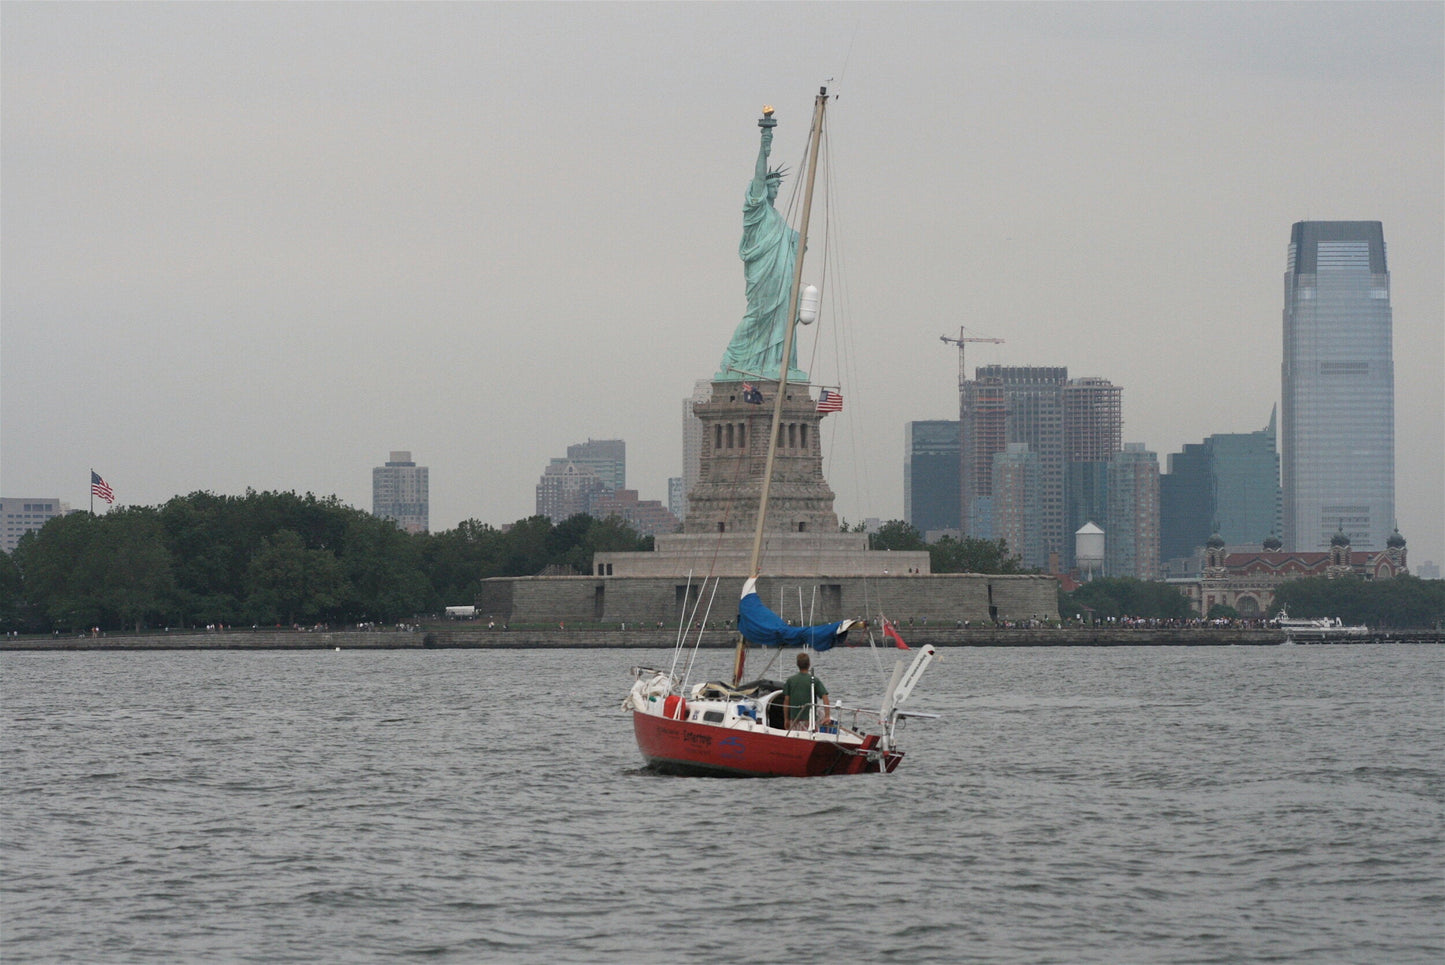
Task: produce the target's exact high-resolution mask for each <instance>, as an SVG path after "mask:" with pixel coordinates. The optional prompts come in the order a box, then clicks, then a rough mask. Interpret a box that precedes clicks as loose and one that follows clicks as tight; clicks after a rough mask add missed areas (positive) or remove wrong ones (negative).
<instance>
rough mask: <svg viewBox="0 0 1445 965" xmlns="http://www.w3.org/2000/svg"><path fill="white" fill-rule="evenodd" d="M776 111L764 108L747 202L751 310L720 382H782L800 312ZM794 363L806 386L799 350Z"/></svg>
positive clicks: (794, 377)
mask: <svg viewBox="0 0 1445 965" xmlns="http://www.w3.org/2000/svg"><path fill="white" fill-rule="evenodd" d="M777 124H778V122H777V121H776V120H774V119H773V109H772V108H771V107H764V108H763V116H762V117H761V118H759V119H758V127H760V128H761V129H762V133H761V135H760V137H759V139H758V141H759V143H758V160H757V164H756V165H755V166H754V168H753V178H752V181H750V182H749V183H748V191H747V196H746V197H745V198H744V200H743V239H742V243H741V244H740V245H739V246H738V255H739V256H740V257H741V258H742V260H743V275H744V278H745V279H746V289H747V299H748V309H747V314H745V315H744V316H743V320H742V321H741V322H740V323H738V327H737V330H736V331H734V332H733V337H732V341H731V342H729V343H728V347H727V351H725V352H724V353H723V357H722V361H721V363H719V366H718V373H717V374H716V375H715V376H713V378H714V379H715V380H717V381H719V382H728V381H736V380H739V379H753V378H765V379H776V378H777V377H778V375H779V374H780V372H781V370H782V364H783V341H784V338H785V336H786V335H787V328H786V327H785V326H787V325H788V324H789V323H790V322H791V321H792V319H793V316H794V314H795V312H794V311H791V310H789V307H788V305H787V301H788V296H789V295H790V294H791V292H792V287H793V268H794V265H795V263H796V262H797V257H798V233H797V232H796V231H794V230H793V229H792V228H790V227H788V223H787V222H786V221H785V220H784V219H783V216H782V215H781V214H779V213H778V211H777V208H776V207H775V204H774V202H775V201H776V200H777V197H778V187H779V186H780V185H781V184H782V180H783V175H784V174H785V173H786V172H784V171H783V170H782V169H781V168H776V169H773V170H769V169H768V158H769V156H770V155H771V154H772V151H773V128H775V127H777ZM791 356H792V357H791V358H789V359H788V381H789V382H806V381H807V380H808V375H807V373H806V372H802V371H800V370H799V369H798V367H797V365H798V350H797V347H796V346H794V348H793V351H792V353H791Z"/></svg>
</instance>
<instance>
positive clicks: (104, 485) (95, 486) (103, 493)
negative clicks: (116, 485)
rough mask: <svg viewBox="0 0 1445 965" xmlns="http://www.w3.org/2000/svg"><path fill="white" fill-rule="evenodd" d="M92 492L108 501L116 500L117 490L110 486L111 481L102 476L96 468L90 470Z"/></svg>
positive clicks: (93, 494)
mask: <svg viewBox="0 0 1445 965" xmlns="http://www.w3.org/2000/svg"><path fill="white" fill-rule="evenodd" d="M90 494H91V495H92V496H99V497H100V498H101V499H103V500H105V501H106V503H113V502H115V491H114V490H112V489H111V488H110V483H108V482H106V481H105V480H104V479H101V478H100V473H98V472H96V471H95V470H94V469H92V470H91V471H90Z"/></svg>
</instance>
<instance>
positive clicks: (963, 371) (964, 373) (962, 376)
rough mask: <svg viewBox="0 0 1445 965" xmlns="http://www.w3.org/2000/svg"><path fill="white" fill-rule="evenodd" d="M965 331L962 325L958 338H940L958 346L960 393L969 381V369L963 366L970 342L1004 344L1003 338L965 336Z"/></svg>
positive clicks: (959, 328) (944, 336) (939, 337)
mask: <svg viewBox="0 0 1445 965" xmlns="http://www.w3.org/2000/svg"><path fill="white" fill-rule="evenodd" d="M965 331H967V329H965V328H964V327H963V326H962V325H960V326H958V338H950V337H948V336H947V335H940V336H938V340H939V341H940V342H944V343H948V342H952V343H953V344H955V345H957V346H958V390H959V391H960V392H962V391H963V384H964V383H965V382H967V381H968V368H967V367H966V366H965V365H964V364H963V347H964V345H965V344H966V343H968V342H989V343H992V344H994V345H1002V344H1003V339H1001V338H975V337H973V336H971V335H965V334H964V332H965Z"/></svg>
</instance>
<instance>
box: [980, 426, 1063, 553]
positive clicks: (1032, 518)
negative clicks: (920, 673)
mask: <svg viewBox="0 0 1445 965" xmlns="http://www.w3.org/2000/svg"><path fill="white" fill-rule="evenodd" d="M991 488H992V490H993V492H992V494H991V501H992V508H993V538H994V539H1002V540H1003V541H1004V542H1005V543H1006V544H1007V546H1008V549H1009V552H1011V553H1012V554H1014V555H1015V556H1017V557H1018V558H1019V559H1020V560H1022V561H1023V564H1024V565H1025V566H1028V567H1033V568H1036V569H1044V568H1046V567H1047V565H1048V553H1049V550H1048V547H1047V546H1046V545H1045V542H1044V501H1043V471H1042V467H1041V463H1040V460H1039V456H1038V453H1036V452H1034V451H1032V450H1031V449H1030V448H1029V445H1028V443H1026V442H1011V443H1009V444H1008V445H1007V446H1005V447H1004V451H1003V452H1000V453H996V454H995V455H994V457H993V479H992V487H991Z"/></svg>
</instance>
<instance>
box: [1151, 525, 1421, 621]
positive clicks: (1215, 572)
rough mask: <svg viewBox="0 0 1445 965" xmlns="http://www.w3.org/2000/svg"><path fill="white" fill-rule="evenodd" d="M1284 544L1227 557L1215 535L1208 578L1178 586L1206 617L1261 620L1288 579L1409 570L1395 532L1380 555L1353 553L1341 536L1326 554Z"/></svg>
mask: <svg viewBox="0 0 1445 965" xmlns="http://www.w3.org/2000/svg"><path fill="white" fill-rule="evenodd" d="M1283 545H1284V544H1283V543H1281V542H1280V540H1279V539H1278V538H1277V537H1274V536H1271V537H1269V538H1268V539H1266V540H1265V541H1264V545H1263V548H1262V549H1260V550H1259V551H1257V552H1255V551H1249V552H1238V551H1236V552H1232V553H1231V552H1228V551H1227V550H1226V548H1225V545H1224V539H1223V538H1222V537H1221V536H1220V535H1219V534H1218V533H1215V534H1214V535H1213V536H1211V537H1209V542H1208V543H1207V544H1206V545H1205V550H1204V573H1203V576H1202V577H1200V578H1199V579H1198V580H1190V581H1185V582H1181V583H1179V584H1177V585H1178V586H1179V589H1180V591H1181V592H1183V593H1184V595H1185V596H1187V597H1188V598H1189V601H1190V602H1191V603H1193V604H1194V608H1195V610H1196V611H1197V612H1198V613H1199V614H1200V615H1201V616H1205V615H1207V614H1208V613H1209V611H1210V609H1211V608H1212V607H1214V606H1216V605H1223V606H1227V607H1233V608H1234V610H1235V611H1236V612H1238V613H1239V615H1240V616H1241V617H1245V618H1253V617H1262V616H1265V615H1266V614H1267V613H1269V610H1270V608H1271V607H1272V606H1273V605H1274V593H1275V588H1276V587H1278V586H1279V585H1280V584H1281V583H1283V582H1285V581H1286V580H1300V579H1306V578H1309V577H1320V576H1323V577H1326V578H1329V579H1337V578H1339V577H1342V576H1356V577H1361V578H1363V579H1366V580H1386V579H1390V578H1391V577H1394V576H1399V575H1401V574H1403V573H1408V572H1409V570H1408V569H1407V568H1406V565H1405V537H1403V536H1401V535H1400V531H1399V530H1398V529H1397V530H1395V531H1394V532H1393V533H1391V534H1390V537H1389V539H1387V540H1386V546H1385V549H1384V550H1383V551H1380V552H1365V551H1357V550H1352V549H1351V548H1350V538H1349V536H1347V535H1345V534H1344V533H1343V532H1339V533H1335V535H1334V536H1333V537H1331V538H1330V548H1329V551H1328V552H1309V553H1305V552H1294V553H1287V552H1283V551H1282V547H1283Z"/></svg>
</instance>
